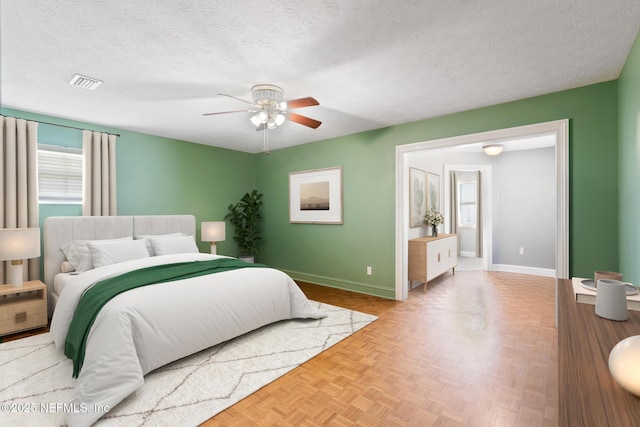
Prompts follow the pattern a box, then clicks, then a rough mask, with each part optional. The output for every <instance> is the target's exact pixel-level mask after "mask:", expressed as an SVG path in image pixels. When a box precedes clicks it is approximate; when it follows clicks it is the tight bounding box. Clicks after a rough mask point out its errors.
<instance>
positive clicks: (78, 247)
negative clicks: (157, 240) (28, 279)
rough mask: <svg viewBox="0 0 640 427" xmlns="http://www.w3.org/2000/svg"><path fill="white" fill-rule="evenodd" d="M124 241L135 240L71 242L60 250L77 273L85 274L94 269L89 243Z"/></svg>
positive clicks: (131, 237) (129, 237) (127, 238)
mask: <svg viewBox="0 0 640 427" xmlns="http://www.w3.org/2000/svg"><path fill="white" fill-rule="evenodd" d="M123 240H133V236H128V237H121V238H119V239H104V240H71V241H69V242H67V243H65V245H64V246H62V247H61V248H60V250H61V251H62V253H63V254H64V256H65V257H66V258H67V261H69V262H70V263H71V265H72V266H73V268H74V269H75V270H76V271H77V272H83V271H87V270H91V269H92V268H93V261H92V258H91V252H90V250H89V247H88V246H87V244H88V243H89V242H117V241H123Z"/></svg>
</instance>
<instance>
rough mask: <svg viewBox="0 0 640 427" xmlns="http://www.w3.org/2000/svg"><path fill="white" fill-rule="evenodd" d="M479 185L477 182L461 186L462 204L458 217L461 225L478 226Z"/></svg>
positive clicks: (465, 183) (461, 184)
mask: <svg viewBox="0 0 640 427" xmlns="http://www.w3.org/2000/svg"><path fill="white" fill-rule="evenodd" d="M477 189H478V185H477V183H475V182H463V183H460V184H459V192H458V194H459V195H460V196H459V197H460V202H459V204H458V206H459V209H460V214H459V215H458V218H459V222H460V225H476V223H477V221H478V215H477V213H478V207H477V203H478V199H477V197H478V191H477Z"/></svg>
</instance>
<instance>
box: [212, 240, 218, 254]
mask: <svg viewBox="0 0 640 427" xmlns="http://www.w3.org/2000/svg"><path fill="white" fill-rule="evenodd" d="M217 254H218V250H217V249H216V242H211V255H217Z"/></svg>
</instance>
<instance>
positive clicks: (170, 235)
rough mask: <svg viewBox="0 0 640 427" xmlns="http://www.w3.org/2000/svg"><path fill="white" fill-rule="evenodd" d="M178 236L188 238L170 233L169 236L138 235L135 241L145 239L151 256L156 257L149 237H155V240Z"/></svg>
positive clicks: (181, 234)
mask: <svg viewBox="0 0 640 427" xmlns="http://www.w3.org/2000/svg"><path fill="white" fill-rule="evenodd" d="M178 236H186V234H184V233H169V234H140V235H136V236H135V237H134V239H136V240H138V239H144V240H145V241H146V242H147V250H148V251H149V255H150V256H154V255H155V252H154V251H153V245H152V244H151V241H150V240H149V237H153V238H154V239H162V238H164V237H178Z"/></svg>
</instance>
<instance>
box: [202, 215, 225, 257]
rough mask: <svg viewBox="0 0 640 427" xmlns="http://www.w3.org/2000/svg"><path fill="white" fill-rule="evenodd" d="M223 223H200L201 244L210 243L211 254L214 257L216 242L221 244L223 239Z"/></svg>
mask: <svg viewBox="0 0 640 427" xmlns="http://www.w3.org/2000/svg"><path fill="white" fill-rule="evenodd" d="M225 237H226V236H225V223H224V221H205V222H203V223H202V229H201V240H202V241H203V242H211V253H212V254H214V255H216V253H217V250H216V242H222V241H224V239H225Z"/></svg>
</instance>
